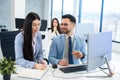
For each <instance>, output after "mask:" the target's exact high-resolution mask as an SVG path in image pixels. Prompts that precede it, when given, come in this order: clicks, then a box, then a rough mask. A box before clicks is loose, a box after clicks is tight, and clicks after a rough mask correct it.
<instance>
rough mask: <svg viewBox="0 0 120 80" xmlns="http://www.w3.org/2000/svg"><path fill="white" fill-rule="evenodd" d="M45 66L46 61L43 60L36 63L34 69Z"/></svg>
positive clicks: (42, 68) (43, 68) (40, 68)
mask: <svg viewBox="0 0 120 80" xmlns="http://www.w3.org/2000/svg"><path fill="white" fill-rule="evenodd" d="M46 68H47V62H46V61H45V60H43V61H42V62H41V63H36V64H35V65H34V69H39V70H45V69H46Z"/></svg>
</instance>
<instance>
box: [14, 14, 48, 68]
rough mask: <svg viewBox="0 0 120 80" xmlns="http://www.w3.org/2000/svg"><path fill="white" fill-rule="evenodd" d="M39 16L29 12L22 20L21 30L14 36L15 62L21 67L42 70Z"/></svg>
mask: <svg viewBox="0 0 120 80" xmlns="http://www.w3.org/2000/svg"><path fill="white" fill-rule="evenodd" d="M39 28H40V17H39V16H38V14H36V13H34V12H30V13H29V14H28V15H27V16H26V18H25V21H24V24H23V31H21V32H20V33H19V34H17V36H16V38H15V53H16V63H17V64H18V65H20V66H22V67H26V68H33V69H39V70H44V69H46V61H45V60H44V59H43V52H42V38H41V34H40V32H39Z"/></svg>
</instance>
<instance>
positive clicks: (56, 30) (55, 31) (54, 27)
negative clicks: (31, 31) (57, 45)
mask: <svg viewBox="0 0 120 80" xmlns="http://www.w3.org/2000/svg"><path fill="white" fill-rule="evenodd" d="M59 34H61V30H60V24H59V21H58V19H57V18H53V19H52V21H51V29H50V30H49V36H50V38H51V39H52V38H53V37H55V36H57V35H59Z"/></svg>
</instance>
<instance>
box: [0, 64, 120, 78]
mask: <svg viewBox="0 0 120 80" xmlns="http://www.w3.org/2000/svg"><path fill="white" fill-rule="evenodd" d="M111 63H112V64H113V65H114V66H115V70H114V72H115V74H114V75H113V77H105V76H107V75H106V74H105V73H103V72H102V71H99V70H98V71H92V72H88V73H80V72H77V73H69V74H64V73H62V72H61V71H59V69H56V70H54V69H52V67H51V65H48V68H49V70H48V71H47V72H46V74H45V75H44V76H43V77H42V78H41V80H103V79H104V80H119V79H120V67H119V66H120V63H118V62H111ZM17 68H18V69H17V73H18V72H21V71H22V70H24V68H22V67H20V66H17ZM53 74H54V75H53ZM0 80H2V76H1V75H0ZM11 80H35V79H27V78H20V77H18V76H17V75H15V74H12V76H11Z"/></svg>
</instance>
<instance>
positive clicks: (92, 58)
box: [87, 31, 112, 73]
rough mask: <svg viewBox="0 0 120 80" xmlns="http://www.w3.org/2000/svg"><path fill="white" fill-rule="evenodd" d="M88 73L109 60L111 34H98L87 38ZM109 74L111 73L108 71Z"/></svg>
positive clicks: (89, 35)
mask: <svg viewBox="0 0 120 80" xmlns="http://www.w3.org/2000/svg"><path fill="white" fill-rule="evenodd" d="M87 40H88V43H87V53H88V69H87V70H88V71H91V70H94V69H96V68H99V67H100V66H102V65H104V64H107V66H108V69H109V68H110V67H109V64H108V62H109V61H110V60H111V52H112V32H111V31H110V32H100V33H94V34H88V36H87ZM109 72H110V73H111V71H110V69H109Z"/></svg>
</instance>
